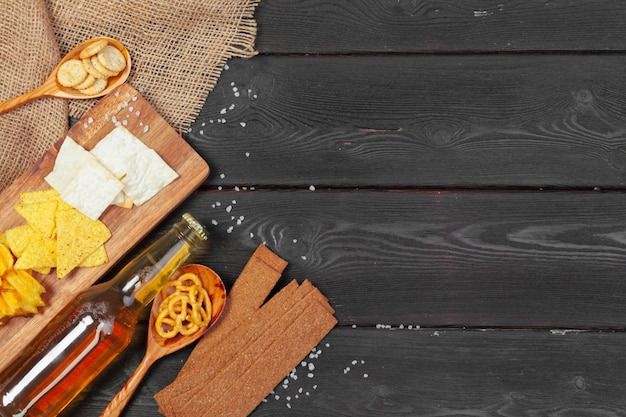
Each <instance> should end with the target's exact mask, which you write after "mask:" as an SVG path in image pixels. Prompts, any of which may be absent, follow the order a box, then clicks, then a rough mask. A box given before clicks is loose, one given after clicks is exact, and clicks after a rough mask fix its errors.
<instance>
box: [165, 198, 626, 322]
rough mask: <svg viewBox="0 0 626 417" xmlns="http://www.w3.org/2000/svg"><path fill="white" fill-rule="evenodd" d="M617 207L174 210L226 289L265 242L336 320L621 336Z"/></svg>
mask: <svg viewBox="0 0 626 417" xmlns="http://www.w3.org/2000/svg"><path fill="white" fill-rule="evenodd" d="M624 207H626V194H624V193H621V192H609V193H602V192H591V191H590V192H515V191H456V192H455V191H446V190H443V191H422V192H419V191H403V192H384V191H368V190H360V191H334V190H330V191H327V190H315V191H309V190H301V191H280V190H276V191H267V190H263V191H259V190H257V191H253V192H250V191H238V192H237V191H222V192H214V191H207V192H200V193H198V194H196V195H195V196H194V198H192V199H190V200H188V201H187V202H186V203H185V206H184V210H188V211H190V212H191V213H193V214H195V215H196V216H198V217H199V218H200V220H201V221H203V222H204V223H205V224H207V225H208V227H209V230H210V232H211V238H210V240H211V242H212V246H211V248H210V250H209V251H208V252H206V253H202V254H200V255H199V259H198V260H199V261H200V262H201V263H206V264H207V265H209V266H211V267H212V268H214V269H215V270H216V271H217V272H218V273H219V274H220V275H221V276H222V278H223V279H224V281H225V282H226V284H227V286H229V285H231V284H232V282H233V280H234V279H235V277H236V276H237V274H238V273H239V271H240V268H241V265H243V264H244V263H245V260H246V259H247V258H248V257H249V256H250V253H251V252H252V251H253V250H254V248H255V247H256V246H257V245H258V244H259V243H266V244H267V246H268V247H269V248H270V249H271V250H273V251H274V252H275V253H277V254H278V255H279V256H281V257H282V258H284V259H285V260H287V261H288V262H289V265H288V267H287V269H286V271H285V274H284V275H283V278H281V280H283V279H284V280H291V279H305V278H306V279H310V280H311V281H312V282H313V283H314V284H315V285H316V286H317V287H318V288H320V290H321V291H322V293H324V295H326V296H327V297H328V298H329V300H330V303H331V305H332V306H333V307H334V308H335V309H336V317H337V318H338V320H339V321H340V323H342V324H344V325H351V324H357V325H359V326H361V325H369V326H374V325H376V324H387V323H389V324H394V325H396V326H397V325H401V324H403V325H420V326H428V327H432V326H435V327H440V326H458V327H476V326H478V327H548V328H615V329H621V328H623V326H624V323H626V302H625V301H626V280H625V279H624V271H625V270H626V256H624V255H625V254H626V211H625V210H624ZM176 215H178V213H176ZM281 282H282V281H281ZM285 282H287V281H285Z"/></svg>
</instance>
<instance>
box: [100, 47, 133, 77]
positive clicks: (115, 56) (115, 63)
mask: <svg viewBox="0 0 626 417" xmlns="http://www.w3.org/2000/svg"><path fill="white" fill-rule="evenodd" d="M97 56H98V62H100V63H101V64H102V65H103V66H104V67H105V68H106V69H108V70H109V71H113V72H115V73H116V74H117V73H119V72H120V71H122V70H123V69H124V68H126V58H124V54H123V53H122V52H121V51H120V50H119V49H117V48H116V47H114V46H111V45H107V46H105V47H104V48H103V49H102V50H101V51H100V52H98V55H97Z"/></svg>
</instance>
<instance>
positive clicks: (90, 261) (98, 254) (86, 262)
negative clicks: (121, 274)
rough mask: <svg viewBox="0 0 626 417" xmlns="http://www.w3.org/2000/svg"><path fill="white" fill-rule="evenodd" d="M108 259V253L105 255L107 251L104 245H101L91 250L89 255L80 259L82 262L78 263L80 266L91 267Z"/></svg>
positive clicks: (102, 263)
mask: <svg viewBox="0 0 626 417" xmlns="http://www.w3.org/2000/svg"><path fill="white" fill-rule="evenodd" d="M108 261H109V255H107V251H106V249H105V248H104V245H101V246H99V247H98V249H96V250H95V251H93V252H92V253H91V254H90V255H89V256H87V257H86V258H85V259H83V260H82V262H81V263H80V264H79V265H78V266H80V267H81V268H91V267H94V266H100V265H104V264H105V263H107V262H108Z"/></svg>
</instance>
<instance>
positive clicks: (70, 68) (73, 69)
mask: <svg viewBox="0 0 626 417" xmlns="http://www.w3.org/2000/svg"><path fill="white" fill-rule="evenodd" d="M85 78H87V70H85V67H83V63H82V62H81V61H80V60H79V59H70V60H68V61H66V62H64V63H63V64H62V65H61V66H60V67H59V70H58V71H57V80H58V81H59V84H61V85H62V86H64V87H75V86H77V85H78V84H80V83H82V82H83V81H85Z"/></svg>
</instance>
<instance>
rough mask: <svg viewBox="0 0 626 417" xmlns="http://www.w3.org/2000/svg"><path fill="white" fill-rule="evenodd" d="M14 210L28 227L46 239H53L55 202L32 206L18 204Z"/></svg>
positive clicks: (54, 231)
mask: <svg viewBox="0 0 626 417" xmlns="http://www.w3.org/2000/svg"><path fill="white" fill-rule="evenodd" d="M15 210H16V211H17V212H18V213H19V214H20V216H22V217H23V218H24V220H26V222H27V223H28V224H30V226H31V227H32V228H33V229H35V230H37V231H38V232H39V233H41V234H43V235H44V236H46V237H53V236H54V235H55V233H56V222H55V220H54V216H55V213H56V211H57V202H56V201H44V202H41V203H33V204H18V205H17V206H15Z"/></svg>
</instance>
